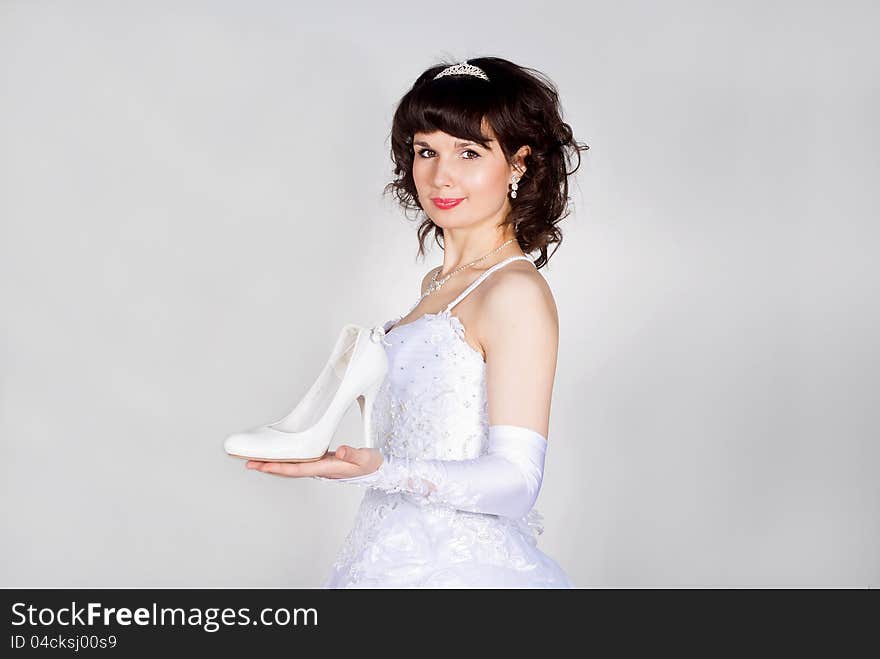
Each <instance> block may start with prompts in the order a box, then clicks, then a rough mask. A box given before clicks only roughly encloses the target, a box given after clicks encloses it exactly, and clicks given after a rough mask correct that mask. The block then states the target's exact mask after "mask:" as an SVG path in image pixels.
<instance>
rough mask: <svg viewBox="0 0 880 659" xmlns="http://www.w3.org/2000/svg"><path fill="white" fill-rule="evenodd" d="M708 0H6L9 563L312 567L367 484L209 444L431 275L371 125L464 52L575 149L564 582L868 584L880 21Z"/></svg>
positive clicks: (183, 571) (874, 531)
mask: <svg viewBox="0 0 880 659" xmlns="http://www.w3.org/2000/svg"><path fill="white" fill-rule="evenodd" d="M714 4H715V3H707V2H692V3H684V2H667V3H654V2H618V3H613V4H612V3H599V2H582V3H574V4H573V3H571V2H543V3H531V4H521V5H510V3H506V2H484V3H479V4H476V5H475V4H474V3H470V2H462V3H457V2H452V3H446V5H444V10H443V12H442V14H438V13H437V12H436V11H433V10H430V9H429V8H428V6H427V5H420V4H418V3H416V4H412V3H403V2H387V1H385V2H382V1H379V2H374V3H372V4H369V5H362V6H356V5H354V4H350V3H348V4H344V5H339V6H333V3H319V4H317V5H314V4H313V5H304V4H302V3H287V2H276V3H269V2H247V3H244V2H238V3H231V2H215V3H206V2H199V3H191V2H180V1H175V2H150V3H143V2H141V3H134V2H131V3H126V2H100V3H98V2H77V3H66V2H40V1H34V2H25V1H20V2H11V1H9V0H6V1H4V2H0V337H2V341H0V439H2V445H0V473H2V487H0V497H2V522H3V526H2V528H3V531H2V533H3V537H2V543H0V585H2V586H70V587H73V586H303V587H317V586H319V585H321V584H322V583H323V581H324V579H325V577H326V576H327V575H328V573H329V570H330V566H331V564H332V561H333V558H334V555H335V552H336V551H337V549H338V548H339V547H340V545H341V543H342V541H343V538H344V537H345V534H346V533H347V532H348V530H349V528H350V527H351V524H352V521H353V519H354V514H355V510H356V507H357V504H358V502H359V501H360V498H361V496H362V490H360V489H358V488H355V487H353V486H334V485H332V484H328V483H323V482H319V481H312V480H293V479H285V478H282V477H276V476H269V475H265V474H260V473H257V472H251V471H247V470H245V468H244V463H243V461H241V460H237V459H233V458H230V457H227V456H226V455H225V453H224V452H223V450H222V441H223V438H224V437H225V436H226V434H228V433H230V432H232V431H236V430H240V429H244V428H247V427H252V426H254V425H257V424H260V423H267V422H269V421H271V420H274V419H276V418H278V417H280V416H281V415H282V414H283V413H286V412H287V411H289V409H290V408H291V407H292V406H293V404H294V403H295V402H297V400H298V399H299V397H300V396H301V395H302V394H303V393H304V392H305V389H306V388H307V387H308V386H309V385H310V384H311V382H312V381H313V380H314V378H315V377H316V375H317V373H318V372H319V370H320V368H321V367H322V366H323V364H324V362H325V360H326V358H327V356H328V354H329V350H330V348H331V347H332V343H333V341H334V339H335V337H336V335H337V333H338V331H339V329H340V328H341V326H342V325H343V324H344V323H348V322H356V323H359V324H365V325H373V324H378V323H380V322H383V321H385V320H387V319H389V318H392V317H393V316H396V315H398V314H400V313H402V312H403V311H404V310H405V309H406V308H407V307H408V306H409V305H410V304H411V302H412V301H413V300H414V299H415V296H416V295H417V294H418V286H419V281H420V279H421V276H422V275H423V274H424V272H426V271H427V269H428V268H429V267H432V266H434V265H437V264H439V263H440V262H441V254H440V251H439V249H437V248H434V249H433V251H431V252H430V253H429V255H428V256H427V258H426V259H425V260H424V261H421V260H417V258H416V251H415V250H416V237H415V227H414V225H413V224H412V223H410V222H408V221H407V220H406V219H405V218H404V216H403V215H402V213H401V212H400V211H399V210H398V209H397V208H396V207H395V206H394V204H393V202H392V200H391V199H390V198H384V199H383V198H382V196H381V191H382V186H383V185H384V184H385V183H386V182H387V181H388V180H389V177H390V174H391V165H390V160H389V156H388V150H389V143H388V141H387V138H388V130H389V127H390V120H391V115H392V112H393V109H394V104H395V103H396V101H397V100H398V99H399V98H400V96H401V95H402V94H403V93H404V92H405V91H406V89H407V88H408V87H409V85H410V84H411V83H412V81H413V79H414V78H415V76H416V75H417V74H418V73H419V72H421V71H422V70H423V69H424V68H425V67H427V66H430V65H432V64H434V63H435V62H436V60H437V58H439V57H444V56H445V57H453V58H455V59H464V58H467V57H475V56H479V55H497V56H501V57H506V58H508V59H512V60H514V61H516V62H519V63H521V64H525V65H527V66H532V67H535V68H538V69H539V70H541V71H544V72H546V73H547V74H548V75H550V76H551V78H552V79H553V80H554V81H555V82H556V83H557V84H558V85H559V89H560V93H561V97H562V103H563V109H564V112H565V116H564V118H565V119H566V120H567V121H568V122H569V123H571V125H572V126H573V127H574V129H575V131H576V136H577V137H578V139H580V140H581V141H585V142H586V143H588V144H589V145H590V146H591V147H592V148H591V150H590V151H589V152H588V153H587V154H586V157H585V160H584V162H583V164H582V166H581V169H580V170H579V172H578V173H577V175H576V179H575V180H574V181H573V187H572V189H571V197H572V204H573V209H574V212H573V213H572V215H571V216H570V217H569V218H568V219H567V220H566V221H565V222H564V223H563V224H562V227H563V229H564V235H565V241H564V243H563V246H562V247H561V249H560V250H559V252H558V253H557V254H556V256H554V258H553V259H552V260H551V262H550V265H549V267H547V268H545V269H544V270H543V271H542V272H543V273H544V275H545V276H546V277H547V279H548V281H549V283H550V285H551V287H552V289H553V291H554V294H555V296H556V301H557V305H558V308H559V314H560V321H561V345H560V359H559V367H558V371H557V380H556V384H555V388H554V398H553V406H552V421H551V426H550V432H549V441H550V444H549V450H548V454H547V464H546V473H545V480H544V486H543V490H542V492H541V495H540V498H539V499H538V509H539V510H540V511H541V512H542V513H543V514H544V517H545V525H546V531H545V533H544V534H543V535H542V536H541V537H540V538H539V541H540V545H539V546H540V547H541V548H542V549H543V550H544V551H545V552H547V553H548V554H549V555H551V556H552V557H554V558H555V559H556V560H557V561H558V562H559V563H560V564H561V565H562V566H563V567H564V568H565V569H566V571H567V572H568V573H569V574H570V575H571V577H572V579H573V580H574V581H575V583H576V584H577V585H579V586H581V587H590V586H685V585H689V586H717V585H733V586H740V585H856V586H864V585H874V586H876V585H880V560H878V555H880V488H878V481H877V478H876V476H877V465H878V457H880V455H878V447H877V403H878V400H877V391H878V388H877V378H876V375H875V374H876V371H877V366H878V351H877V345H876V337H877V334H878V310H877V281H878V279H877V273H876V270H875V269H874V268H873V267H872V266H873V263H872V260H873V258H874V254H873V253H874V252H875V251H876V244H877V237H878V236H877V231H876V229H875V228H874V227H873V226H872V225H869V222H874V221H876V218H877V184H876V183H877V174H878V163H880V158H878V153H880V148H878V147H880V144H878V129H877V121H876V118H877V116H878V115H880V95H878V84H877V81H878V79H880V76H878V62H880V56H878V52H877V46H876V40H875V39H874V36H875V35H874V26H875V25H876V24H877V19H878V18H880V16H878V10H877V9H876V8H875V7H874V6H872V3H868V2H864V3H834V4H832V3H830V2H827V3H804V2H738V3H717V6H713V5H714ZM727 5H729V6H727ZM573 12H574V13H573ZM450 16H452V17H455V18H454V20H453V19H451V18H449V17H450ZM441 19H442V20H441ZM358 423H359V412H358V410H357V407H356V406H353V407H352V409H351V410H350V411H349V413H348V416H346V418H345V420H344V423H343V426H342V427H341V428H340V431H339V434H338V435H337V437H336V439H335V440H334V444H333V446H336V445H338V444H340V443H343V442H346V443H351V442H356V441H357V440H358V437H359V435H358V434H357V433H358Z"/></svg>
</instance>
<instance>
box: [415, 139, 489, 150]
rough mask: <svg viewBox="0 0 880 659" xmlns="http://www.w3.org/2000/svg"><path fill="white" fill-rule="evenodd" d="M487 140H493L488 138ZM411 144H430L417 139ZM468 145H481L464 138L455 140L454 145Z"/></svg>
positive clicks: (428, 145)
mask: <svg viewBox="0 0 880 659" xmlns="http://www.w3.org/2000/svg"><path fill="white" fill-rule="evenodd" d="M488 141H489V142H494V141H495V140H488ZM413 144H417V145H418V146H427V147H430V146H431V145H430V144H428V143H427V142H423V141H422V140H417V141H415V142H413ZM468 145H474V146H481V145H480V144H477V143H476V142H465V141H464V140H456V141H455V146H468ZM483 148H485V147H483Z"/></svg>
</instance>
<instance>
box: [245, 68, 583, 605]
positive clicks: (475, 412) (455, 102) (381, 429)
mask: <svg viewBox="0 0 880 659" xmlns="http://www.w3.org/2000/svg"><path fill="white" fill-rule="evenodd" d="M391 137H392V155H393V159H394V163H395V170H394V172H395V180H394V181H393V182H392V183H390V184H389V186H388V188H387V189H388V190H391V191H393V192H394V193H395V195H396V196H397V198H398V200H399V201H400V202H401V204H402V206H403V208H404V210H405V211H406V210H415V211H417V212H419V213H422V214H423V220H422V222H421V224H420V226H419V230H418V237H419V254H420V255H422V256H423V255H424V243H425V239H426V238H427V237H428V236H429V235H431V234H433V236H434V239H435V241H437V242H438V244H439V245H440V247H441V249H442V250H443V263H442V265H440V266H439V267H436V268H434V269H432V270H431V271H429V272H428V273H427V274H426V275H425V277H424V278H423V280H422V283H421V289H420V294H419V296H418V298H417V299H416V300H415V303H414V304H413V305H412V306H410V307H409V309H408V311H406V312H405V313H404V314H402V315H400V316H398V317H396V318H394V319H392V320H389V321H388V322H386V323H385V324H384V325H383V329H384V330H385V335H384V338H383V342H384V345H385V346H386V348H385V350H386V354H387V356H388V364H389V367H388V372H387V375H386V377H385V379H384V382H383V383H382V385H381V387H380V388H379V391H378V394H377V397H376V401H375V405H374V411H373V417H372V418H373V423H374V426H375V427H373V428H372V433H373V436H374V437H375V438H376V444H374V446H376V447H377V448H371V447H363V448H358V447H355V446H351V445H346V444H343V445H340V446H339V447H338V448H337V449H336V451H335V452H334V451H328V452H327V453H326V454H325V455H324V457H323V458H321V459H320V460H316V461H312V462H301V463H291V462H263V461H256V460H249V461H248V462H247V463H246V467H247V468H249V469H254V470H259V471H263V472H266V473H271V474H278V475H283V476H289V477H292V478H305V477H310V478H316V479H319V480H322V481H327V482H332V483H339V484H350V485H355V486H358V487H362V488H364V490H365V493H364V497H363V500H362V501H361V504H360V507H359V509H358V511H357V516H356V519H355V522H354V525H353V528H352V529H351V531H350V532H349V534H348V536H347V537H346V539H345V543H344V546H343V547H342V548H341V550H340V551H339V553H338V555H337V557H336V560H335V562H334V565H333V571H332V574H331V575H330V576H329V578H328V579H327V581H326V583H325V587H328V588H389V587H391V588H407V587H430V588H436V587H458V588H461V587H489V588H500V587H515V588H522V587H531V588H572V587H573V585H572V583H571V582H570V580H569V579H568V577H567V575H566V574H565V573H564V571H563V570H562V568H561V567H560V566H559V565H558V564H557V563H556V562H555V561H554V560H553V559H551V558H550V557H549V556H547V555H546V554H544V553H543V552H542V551H540V550H539V549H538V547H537V539H536V536H537V535H539V534H540V533H542V531H543V527H542V517H541V515H540V513H539V512H538V511H537V509H536V508H535V507H534V504H535V501H536V499H537V497H538V493H539V491H540V488H541V483H542V479H543V471H544V457H545V454H546V451H547V446H548V442H547V439H548V431H549V421H550V407H551V396H552V390H553V382H554V378H555V372H556V363H557V352H558V342H559V341H558V337H559V321H558V315H557V310H556V304H555V301H554V298H553V295H552V292H551V290H550V288H549V286H548V284H547V282H546V280H545V279H544V277H543V275H542V274H541V273H540V272H539V269H540V268H541V267H543V266H544V265H546V263H547V261H548V256H547V247H548V246H549V245H551V244H553V243H561V242H562V235H561V232H560V230H559V228H558V226H557V224H558V223H559V222H560V221H561V220H562V219H563V218H564V217H566V216H567V214H568V211H567V200H568V196H567V193H568V179H567V177H568V176H569V175H570V174H572V173H574V171H576V170H577V167H575V170H574V171H572V172H568V171H566V163H567V151H566V150H567V149H572V150H573V151H574V152H575V153H577V154H578V166H579V164H580V151H581V150H586V149H588V148H589V147H588V146H586V145H582V144H579V143H577V142H575V141H574V140H573V138H572V131H571V128H570V126H569V125H568V124H566V123H564V122H563V121H562V120H561V112H560V109H559V107H558V94H557V92H556V89H555V87H554V86H553V84H552V83H550V82H549V81H547V80H546V79H545V78H543V77H542V76H540V74H538V73H537V72H535V71H534V70H533V69H527V68H525V67H521V66H518V65H516V64H514V63H512V62H509V61H507V60H504V59H500V58H494V57H485V58H475V59H471V60H468V61H467V62H462V63H457V64H448V65H439V66H434V67H431V68H429V69H428V70H426V71H425V72H424V73H423V74H422V75H421V76H419V78H418V79H417V80H416V82H415V83H414V85H413V87H412V88H411V89H410V90H409V91H408V92H407V93H406V95H405V96H404V97H403V98H402V99H401V101H400V103H399V104H398V107H397V110H396V112H395V116H394V120H393V127H392V135H391ZM532 253H537V254H538V257H537V258H536V259H534V260H532V259H530V258H529V257H528V256H527V254H532ZM554 253H555V250H554ZM550 256H552V254H551V255H550ZM453 312H454V313H453ZM558 450H560V451H565V446H564V444H562V445H560V446H559V449H558Z"/></svg>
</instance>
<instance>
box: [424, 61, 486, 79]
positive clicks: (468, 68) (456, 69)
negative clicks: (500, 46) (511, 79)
mask: <svg viewBox="0 0 880 659" xmlns="http://www.w3.org/2000/svg"><path fill="white" fill-rule="evenodd" d="M443 76H477V77H478V78H482V79H483V80H488V79H489V76H487V75H486V72H485V71H483V69H481V68H480V67H479V66H474V65H473V64H468V63H467V62H459V63H458V64H453V65H452V66H447V67H446V68H445V69H443V70H442V71H441V72H440V73H438V74H437V75H435V76H434V80H436V79H437V78H442V77H443Z"/></svg>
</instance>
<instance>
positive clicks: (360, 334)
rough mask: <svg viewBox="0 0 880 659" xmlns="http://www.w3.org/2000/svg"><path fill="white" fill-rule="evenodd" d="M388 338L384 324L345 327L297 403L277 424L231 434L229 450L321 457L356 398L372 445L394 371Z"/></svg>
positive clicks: (269, 456)
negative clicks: (376, 413)
mask: <svg viewBox="0 0 880 659" xmlns="http://www.w3.org/2000/svg"><path fill="white" fill-rule="evenodd" d="M384 337H385V330H384V328H383V327H373V328H371V329H370V328H366V327H361V326H360V325H346V326H345V327H343V328H342V331H341V332H340V334H339V338H338V339H336V345H335V346H334V347H333V352H332V353H331V354H330V357H329V359H328V360H327V363H326V364H325V366H324V369H323V370H322V371H321V374H320V375H319V376H318V379H317V380H316V381H315V382H314V384H312V386H311V388H310V389H309V390H308V392H307V393H306V395H305V396H304V397H303V398H302V400H300V402H299V403H298V404H297V406H296V407H295V408H294V409H293V410H292V411H291V412H289V413H288V414H287V415H285V416H283V417H282V418H280V419H278V420H277V421H274V422H273V423H270V424H267V425H265V426H259V427H257V428H253V429H251V430H247V431H244V432H239V433H234V434H232V435H229V436H228V437H227V438H226V441H225V442H224V444H223V448H224V449H225V450H226V452H227V453H228V454H229V455H231V456H234V457H237V458H247V459H249V460H261V461H271V462H312V461H314V460H320V459H321V458H323V457H324V454H325V453H326V452H327V449H328V448H329V447H330V442H331V440H332V439H333V435H334V434H335V432H336V428H337V427H338V426H339V422H340V421H341V420H342V417H343V415H344V414H345V412H346V410H348V408H349V407H350V405H351V403H352V402H353V401H354V400H357V402H358V404H359V405H360V408H361V420H362V421H363V427H364V430H363V438H364V446H368V447H369V446H372V443H373V442H372V437H371V428H372V411H373V403H374V401H375V399H376V393H377V392H378V390H379V387H380V386H381V384H382V382H383V380H384V379H385V374H386V373H387V371H388V356H387V355H386V354H385V348H384V347H383V346H382V344H383V343H385V341H384ZM386 345H387V343H386Z"/></svg>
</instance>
